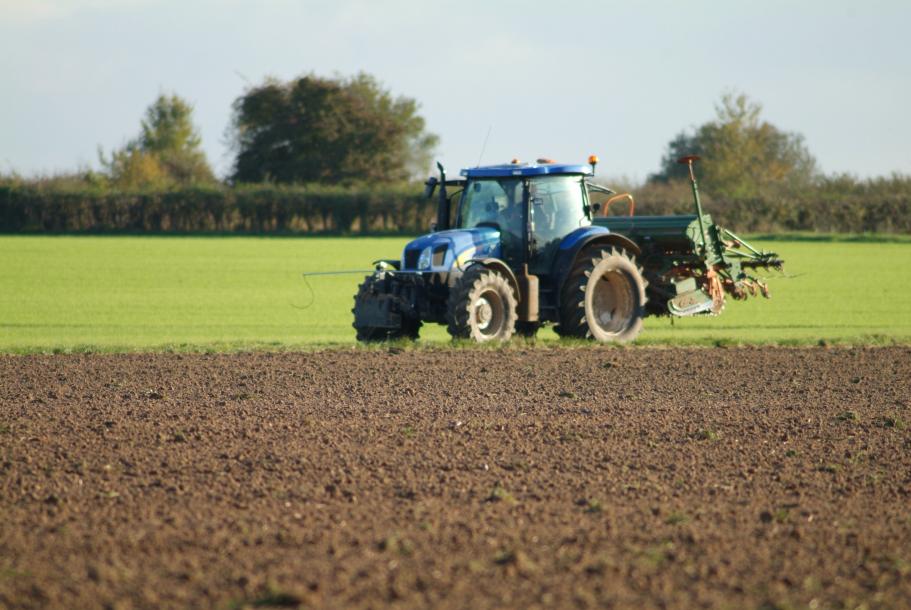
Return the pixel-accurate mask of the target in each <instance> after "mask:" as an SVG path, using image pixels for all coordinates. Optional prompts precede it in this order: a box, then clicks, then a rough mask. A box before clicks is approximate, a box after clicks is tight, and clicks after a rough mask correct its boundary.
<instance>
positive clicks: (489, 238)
mask: <svg viewBox="0 0 911 610" xmlns="http://www.w3.org/2000/svg"><path fill="white" fill-rule="evenodd" d="M499 256H500V232H499V231H497V230H496V229H493V228H491V227H477V228H474V229H450V230H448V231H440V232H439V233H428V234H427V235H422V236H421V237H418V238H417V239H415V240H414V241H412V242H409V243H408V245H407V246H405V251H404V252H403V253H402V270H406V271H448V270H449V269H450V268H451V267H452V266H453V264H454V263H455V262H456V261H458V264H459V265H462V264H464V263H465V262H466V261H468V260H470V259H472V258H484V257H499Z"/></svg>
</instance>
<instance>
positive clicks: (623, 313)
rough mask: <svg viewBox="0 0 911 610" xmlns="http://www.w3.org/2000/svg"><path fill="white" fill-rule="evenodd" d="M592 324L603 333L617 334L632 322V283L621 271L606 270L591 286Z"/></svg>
mask: <svg viewBox="0 0 911 610" xmlns="http://www.w3.org/2000/svg"><path fill="white" fill-rule="evenodd" d="M591 293H592V301H591V307H592V309H591V312H592V318H593V320H592V322H594V324H596V325H597V326H598V328H599V329H601V330H602V331H603V332H605V333H608V334H612V335H614V334H619V333H621V332H623V331H624V330H626V329H627V328H628V327H629V325H630V323H631V322H632V319H633V315H634V313H635V309H636V297H635V295H634V294H633V282H632V281H631V280H630V278H629V277H628V276H627V275H626V274H625V273H623V272H621V271H616V270H608V271H605V272H604V273H603V274H601V276H600V277H599V278H597V279H596V281H595V285H594V286H592V291H591Z"/></svg>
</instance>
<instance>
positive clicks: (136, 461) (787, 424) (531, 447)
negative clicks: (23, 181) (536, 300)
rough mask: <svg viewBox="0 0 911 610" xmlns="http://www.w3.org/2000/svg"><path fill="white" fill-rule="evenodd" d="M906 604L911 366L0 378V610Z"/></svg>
mask: <svg viewBox="0 0 911 610" xmlns="http://www.w3.org/2000/svg"><path fill="white" fill-rule="evenodd" d="M272 606H274V607H297V606H300V607H303V608H309V607H317V608H339V607H350V608H380V607H395V608H429V607H437V608H502V607H515V608H526V607H528V608H535V607H540V608H550V607H635V608H693V607H712V608H756V609H757V610H758V609H767V610H768V609H772V608H781V609H786V608H803V607H808V608H842V607H845V608H858V607H859V608H907V607H911V348H906V347H900V348H869V349H860V348H858V349H823V348H813V349H784V348H744V349H645V348H634V349H611V348H591V349H589V348H583V349H560V348H554V349H541V348H537V349H531V348H529V349H526V350H522V349H509V350H502V351H495V350H481V349H463V350H448V349H439V350H415V351H401V350H398V349H392V350H391V351H386V350H378V351H370V350H350V351H326V352H315V353H305V354H290V353H281V354H270V353H256V354H234V355H226V354H221V355H180V354H147V355H142V354H135V355H74V356H0V607H2V608H95V607H105V608H116V609H127V608H162V607H214V608H225V609H228V608H246V607H249V608H253V607H272Z"/></svg>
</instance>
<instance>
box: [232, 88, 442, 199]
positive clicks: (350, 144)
mask: <svg viewBox="0 0 911 610" xmlns="http://www.w3.org/2000/svg"><path fill="white" fill-rule="evenodd" d="M231 139H232V140H233V145H234V148H235V150H236V154H237V157H236V160H235V164H234V174H233V179H234V180H235V181H237V182H263V181H275V182H285V183H287V182H321V183H348V182H354V181H361V180H366V181H378V182H394V181H399V180H405V179H408V178H411V177H413V176H415V175H417V174H419V173H423V172H424V171H426V170H427V168H428V166H429V165H430V160H431V156H432V153H433V149H434V147H435V146H436V144H437V141H438V138H437V136H435V135H433V134H431V133H427V132H426V131H425V122H424V119H423V118H422V117H421V116H420V115H418V104H417V102H416V101H415V100H413V99H411V98H407V97H393V96H392V94H391V93H389V92H388V91H386V90H385V89H383V88H382V87H381V86H380V84H379V83H378V82H377V81H376V80H375V79H374V78H373V77H372V76H369V75H367V74H364V73H361V74H358V75H357V76H355V77H353V78H348V79H326V78H320V77H317V76H314V75H307V76H303V77H301V78H298V79H296V80H293V81H291V82H289V83H282V82H279V81H277V80H274V79H272V80H267V81H266V82H265V83H264V84H263V85H261V86H259V87H254V88H252V89H250V90H248V91H247V92H246V93H244V94H243V95H242V96H240V97H239V98H237V100H235V102H234V118H233V121H232V127H231Z"/></svg>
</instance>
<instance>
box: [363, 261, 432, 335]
mask: <svg viewBox="0 0 911 610" xmlns="http://www.w3.org/2000/svg"><path fill="white" fill-rule="evenodd" d="M395 300H396V297H395V295H392V294H388V293H387V292H385V291H384V290H383V289H382V287H381V285H380V283H379V282H378V281H377V277H376V276H375V275H368V276H367V277H366V278H365V279H364V283H363V284H361V285H360V286H358V290H357V294H356V295H355V296H354V309H352V310H351V313H353V314H354V324H352V326H354V329H355V330H356V331H357V340H358V341H362V342H365V343H375V342H378V341H395V340H396V339H411V340H415V339H417V338H418V333H419V332H420V329H421V321H420V320H417V319H414V318H409V317H407V316H404V315H402V316H400V322H399V325H398V326H395V327H391V328H390V327H385V326H384V327H378V326H374V325H372V324H371V323H370V322H369V321H367V320H365V318H366V317H367V315H366V312H370V311H376V310H378V309H379V310H385V311H388V309H389V308H390V307H392V306H393V304H394V301H395Z"/></svg>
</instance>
